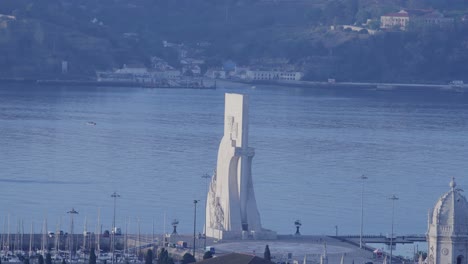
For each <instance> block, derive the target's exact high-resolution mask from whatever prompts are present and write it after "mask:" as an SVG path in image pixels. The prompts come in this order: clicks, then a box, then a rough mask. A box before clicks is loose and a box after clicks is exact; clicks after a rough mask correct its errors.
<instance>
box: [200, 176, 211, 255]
mask: <svg viewBox="0 0 468 264" xmlns="http://www.w3.org/2000/svg"><path fill="white" fill-rule="evenodd" d="M201 177H202V178H205V185H206V199H205V231H204V232H203V237H204V239H205V241H203V250H205V249H206V208H208V179H209V178H210V175H209V174H208V173H205V174H204V175H203V176H201Z"/></svg>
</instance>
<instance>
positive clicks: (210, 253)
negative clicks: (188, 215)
mask: <svg viewBox="0 0 468 264" xmlns="http://www.w3.org/2000/svg"><path fill="white" fill-rule="evenodd" d="M210 258H213V253H212V252H211V251H206V252H205V254H203V259H210ZM0 264H1V263H0Z"/></svg>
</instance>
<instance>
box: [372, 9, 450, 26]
mask: <svg viewBox="0 0 468 264" xmlns="http://www.w3.org/2000/svg"><path fill="white" fill-rule="evenodd" d="M452 23H453V19H452V18H446V17H444V15H443V14H442V13H440V12H439V11H436V10H430V9H405V10H400V11H399V12H397V13H389V14H385V15H383V16H381V17H380V28H383V29H391V28H393V29H400V30H407V29H408V27H409V25H410V24H413V25H423V26H434V25H440V26H444V25H448V24H452Z"/></svg>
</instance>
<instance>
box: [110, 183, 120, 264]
mask: <svg viewBox="0 0 468 264" xmlns="http://www.w3.org/2000/svg"><path fill="white" fill-rule="evenodd" d="M111 197H112V198H114V218H113V220H112V232H111V235H112V244H111V247H112V258H111V262H112V264H114V262H115V231H116V230H115V208H116V203H117V198H118V197H120V195H119V194H117V192H114V193H113V194H111Z"/></svg>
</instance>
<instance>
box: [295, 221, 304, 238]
mask: <svg viewBox="0 0 468 264" xmlns="http://www.w3.org/2000/svg"><path fill="white" fill-rule="evenodd" d="M294 225H295V226H296V234H295V235H296V236H300V235H301V232H300V231H299V228H301V226H302V223H301V220H296V221H294Z"/></svg>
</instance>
